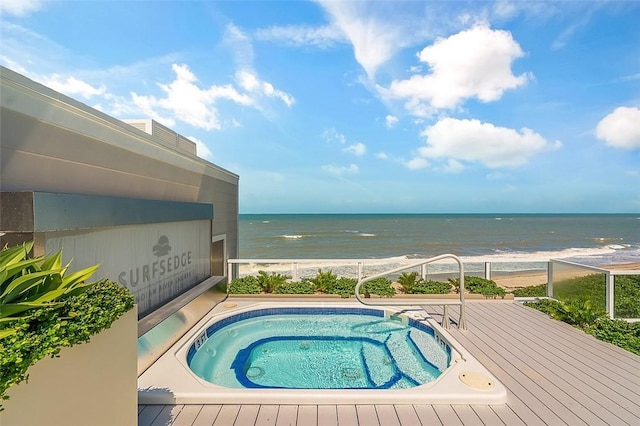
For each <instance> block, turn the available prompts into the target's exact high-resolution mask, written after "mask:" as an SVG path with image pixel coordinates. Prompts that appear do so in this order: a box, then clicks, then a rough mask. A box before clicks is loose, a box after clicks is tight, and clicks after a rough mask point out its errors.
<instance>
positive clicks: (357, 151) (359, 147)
mask: <svg viewBox="0 0 640 426" xmlns="http://www.w3.org/2000/svg"><path fill="white" fill-rule="evenodd" d="M343 151H344V152H348V153H350V154H353V155H357V156H358V157H360V156H363V155H364V154H365V153H366V152H367V147H366V145H365V144H363V143H362V142H356V143H354V144H353V145H349V146H348V147H346V148H344V149H343Z"/></svg>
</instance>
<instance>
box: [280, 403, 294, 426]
mask: <svg viewBox="0 0 640 426" xmlns="http://www.w3.org/2000/svg"><path fill="white" fill-rule="evenodd" d="M297 421H298V406H297V405H281V406H280V409H279V410H278V420H277V421H276V426H296V423H297Z"/></svg>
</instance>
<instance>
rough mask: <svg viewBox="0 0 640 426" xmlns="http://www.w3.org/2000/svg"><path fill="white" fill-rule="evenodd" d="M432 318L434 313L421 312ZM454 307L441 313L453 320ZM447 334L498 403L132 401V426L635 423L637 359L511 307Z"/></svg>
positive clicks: (638, 410)
mask: <svg viewBox="0 0 640 426" xmlns="http://www.w3.org/2000/svg"><path fill="white" fill-rule="evenodd" d="M429 310H430V313H432V314H433V316H434V318H438V317H439V314H440V311H439V309H438V308H437V307H431V306H430V307H429ZM457 314H458V312H457V310H456V309H455V308H450V315H451V318H452V320H456V319H457V318H458V317H457ZM467 324H468V327H469V329H468V330H458V329H456V328H451V329H450V330H449V332H450V333H451V335H452V336H453V337H454V338H455V339H456V340H457V341H458V342H459V343H460V344H461V345H462V346H463V347H464V348H465V349H466V350H468V351H469V352H470V353H471V354H472V355H473V356H474V357H476V359H478V361H480V362H481V363H482V364H484V365H485V367H487V369H489V371H491V373H492V374H494V375H495V376H496V378H497V379H498V380H500V381H501V382H502V384H503V385H504V386H505V387H506V388H507V393H508V402H507V404H504V405H497V406H488V405H421V404H414V405H409V404H402V405H390V404H384V405H368V404H359V405H346V404H345V405H300V406H297V405H281V406H278V405H242V406H241V405H207V404H205V405H146V406H145V405H140V406H139V407H138V424H139V425H140V426H150V425H175V426H202V425H225V426H228V425H237V426H253V425H256V426H258V425H260V426H263V425H276V426H281V425H283V426H284V425H291V426H294V425H295V426H320V425H322V426H325V425H326V426H358V425H359V426H369V425H385V426H386V425H389V426H395V425H399V426H426V425H429V426H431V425H447V426H449V425H465V426H469V425H500V424H504V425H508V426H511V425H561V424H568V425H572V426H573V425H581V424H582V425H590V426H591V425H598V424H603V425H625V424H628V425H636V424H640V357H639V356H636V355H634V354H631V353H630V352H627V351H624V350H622V349H620V348H617V347H615V346H613V345H610V344H607V343H603V342H600V341H598V340H596V339H595V338H593V337H592V336H589V335H586V334H584V333H583V332H582V331H580V330H578V329H576V328H574V327H571V326H570V325H568V324H564V323H561V322H558V321H555V320H552V319H550V318H548V316H547V315H545V314H543V313H541V312H538V311H535V310H533V309H530V308H526V307H523V306H522V305H520V304H518V303H514V302H512V301H475V300H474V301H469V302H467Z"/></svg>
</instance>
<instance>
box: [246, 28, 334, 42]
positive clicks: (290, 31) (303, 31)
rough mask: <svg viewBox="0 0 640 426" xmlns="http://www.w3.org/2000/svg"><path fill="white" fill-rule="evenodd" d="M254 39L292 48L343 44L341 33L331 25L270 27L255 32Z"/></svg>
mask: <svg viewBox="0 0 640 426" xmlns="http://www.w3.org/2000/svg"><path fill="white" fill-rule="evenodd" d="M254 35H255V38H256V39H258V40H264V41H276V42H283V43H285V44H288V45H292V46H304V45H312V46H316V47H319V48H328V47H331V46H334V45H335V44H336V43H343V42H345V41H346V40H345V37H344V35H343V33H342V32H341V31H340V30H339V29H338V28H336V27H334V26H332V25H325V26H321V27H310V26H305V25H288V26H282V27H278V26H272V27H269V28H263V29H259V30H257V31H256V32H255V33H254Z"/></svg>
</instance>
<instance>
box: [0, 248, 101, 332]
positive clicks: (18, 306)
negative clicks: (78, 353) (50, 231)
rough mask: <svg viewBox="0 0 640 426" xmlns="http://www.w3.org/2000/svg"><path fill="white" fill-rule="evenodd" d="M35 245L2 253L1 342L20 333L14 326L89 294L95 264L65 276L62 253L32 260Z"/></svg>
mask: <svg viewBox="0 0 640 426" xmlns="http://www.w3.org/2000/svg"><path fill="white" fill-rule="evenodd" d="M32 247H33V242H29V243H25V244H23V245H20V246H15V247H11V248H4V249H3V250H1V251H0V325H2V326H3V327H2V329H0V340H1V339H2V338H4V337H6V336H9V335H11V334H12V333H15V332H16V331H17V328H16V327H13V326H11V324H15V323H16V322H17V321H18V320H20V319H22V318H25V317H29V316H31V315H34V312H35V311H36V310H38V309H42V308H61V307H62V306H63V304H64V300H65V299H67V298H69V297H72V296H76V295H78V294H81V293H82V292H84V291H87V289H89V288H90V287H91V286H92V285H94V284H95V282H91V283H89V282H86V280H87V279H89V277H91V275H93V273H94V272H95V271H96V270H97V269H98V267H99V265H95V266H92V267H89V268H86V269H82V270H80V271H77V272H74V273H71V274H68V275H65V274H66V272H67V269H68V268H69V265H66V266H63V265H62V252H61V251H59V252H57V253H56V254H54V255H51V256H48V257H45V256H42V257H37V258H29V252H30V251H31V248H32Z"/></svg>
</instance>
